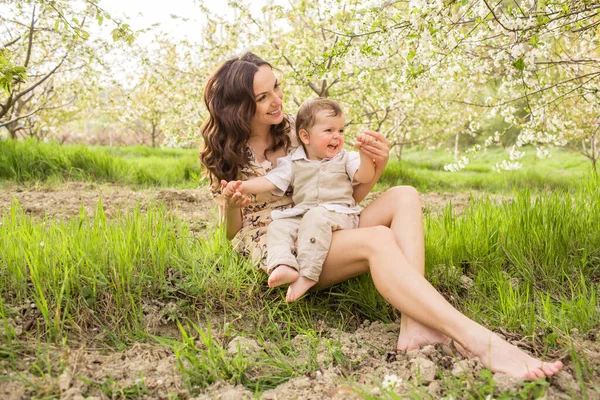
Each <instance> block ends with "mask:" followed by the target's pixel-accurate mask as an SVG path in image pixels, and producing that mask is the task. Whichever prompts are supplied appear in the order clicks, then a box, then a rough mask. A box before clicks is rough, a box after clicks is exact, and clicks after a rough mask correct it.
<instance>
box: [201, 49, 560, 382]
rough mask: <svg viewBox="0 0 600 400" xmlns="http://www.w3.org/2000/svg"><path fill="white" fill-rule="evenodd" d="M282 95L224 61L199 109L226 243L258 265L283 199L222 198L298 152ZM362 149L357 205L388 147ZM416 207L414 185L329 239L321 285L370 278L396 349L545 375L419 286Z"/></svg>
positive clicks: (255, 61) (382, 142)
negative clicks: (387, 309)
mask: <svg viewBox="0 0 600 400" xmlns="http://www.w3.org/2000/svg"><path fill="white" fill-rule="evenodd" d="M282 99H283V92H282V90H281V87H280V85H279V83H278V81H277V78H276V76H275V74H274V73H273V71H272V68H271V65H270V64H268V63H267V62H266V61H264V60H262V59H260V58H259V57H257V56H256V55H254V54H252V53H246V54H244V55H242V56H240V57H234V58H232V59H230V60H228V61H226V62H225V63H224V64H223V65H222V66H221V67H220V68H219V69H217V71H216V72H215V73H214V74H213V76H212V77H211V78H210V79H209V81H208V83H207V85H206V88H205V92H204V101H205V102H206V106H207V108H208V110H209V114H210V115H209V117H208V119H207V120H206V122H205V123H204V125H203V126H202V136H203V139H204V148H203V149H202V151H201V153H200V158H201V161H202V163H203V164H204V166H205V167H206V169H207V171H208V174H209V176H210V179H211V186H212V188H213V193H214V195H215V201H216V202H217V205H218V207H219V215H220V219H221V222H222V223H224V224H225V226H226V232H227V238H228V239H233V241H234V246H235V247H236V248H237V249H238V250H240V251H241V252H242V253H244V254H247V255H250V256H251V257H252V258H253V259H254V260H257V261H259V262H260V261H261V260H263V259H264V257H265V254H264V249H265V245H264V240H265V239H266V235H264V233H265V232H266V226H267V225H268V223H269V221H270V220H269V217H268V215H269V213H270V212H271V211H272V210H273V209H281V208H286V207H289V206H290V205H291V198H290V197H289V196H284V197H275V196H273V195H271V194H264V195H258V196H252V197H251V198H246V197H244V196H241V195H237V194H236V195H235V196H234V197H233V198H232V199H231V200H229V201H225V200H224V199H223V197H222V196H220V193H219V192H220V188H221V185H222V184H223V182H226V181H230V180H246V179H249V178H252V177H255V176H263V175H264V174H265V173H266V172H267V171H269V170H270V169H271V168H273V166H275V165H276V160H277V158H280V157H283V156H285V155H286V154H287V153H288V152H290V151H291V150H293V149H294V148H295V147H297V146H298V144H297V142H296V139H295V133H294V121H293V118H290V117H289V116H287V115H285V114H284V113H283V110H282V106H283V102H282ZM366 134H367V135H370V136H372V137H373V138H375V139H376V140H373V141H371V143H370V144H369V145H365V146H364V147H363V149H362V150H363V151H364V152H367V153H369V155H370V156H371V157H372V158H373V161H374V163H375V170H376V173H375V177H374V179H373V180H372V181H371V182H368V183H363V184H360V185H357V186H356V187H355V190H354V198H355V200H356V201H357V202H360V201H361V200H363V199H364V197H365V196H366V195H367V193H368V192H369V191H370V190H371V188H372V187H373V185H374V184H375V182H376V181H377V180H378V179H379V177H380V176H381V173H382V172H383V169H384V168H385V165H386V163H387V160H388V153H389V142H388V141H387V140H386V139H385V138H384V137H383V136H382V135H381V134H379V133H377V132H370V131H367V132H366ZM421 219H422V217H421V204H420V201H419V195H418V193H417V191H416V190H415V189H414V188H412V187H396V188H393V189H390V190H388V191H387V192H385V193H384V194H382V195H381V196H379V198H378V199H377V200H375V201H373V202H372V203H371V204H370V205H369V206H367V207H366V208H365V209H364V210H363V211H362V213H361V215H360V222H359V228H358V229H352V230H340V231H336V232H334V234H333V238H332V242H331V248H330V250H329V253H328V255H327V258H326V260H325V264H324V265H323V269H322V272H321V276H320V279H319V285H320V286H331V285H334V284H336V283H339V282H342V281H344V280H346V279H349V278H351V277H354V276H357V275H360V274H363V273H365V272H370V273H371V277H372V279H373V282H374V284H375V287H376V288H377V290H378V291H379V293H381V295H382V296H383V297H384V298H385V299H386V300H387V301H388V302H390V304H391V305H392V306H394V307H395V308H397V309H398V310H400V311H401V312H402V322H401V326H400V336H399V338H398V343H397V348H398V349H399V350H411V349H415V348H419V347H422V346H425V345H428V344H433V343H439V342H448V341H450V340H454V341H455V342H456V343H458V344H459V345H460V346H461V347H462V350H463V353H465V355H467V356H470V357H477V358H479V360H480V361H481V362H482V363H483V365H484V366H486V367H487V368H489V369H491V370H492V371H494V372H503V373H507V374H510V375H512V376H515V377H518V378H526V379H537V378H542V377H545V376H551V375H553V374H555V373H557V372H558V371H559V370H560V369H561V368H562V363H561V362H560V361H555V362H542V361H540V360H537V359H535V358H533V357H530V356H529V355H527V354H526V353H524V352H522V351H521V350H519V349H518V348H517V347H515V346H513V345H511V344H509V343H507V342H506V341H504V340H502V339H501V338H500V337H498V336H497V335H496V334H494V333H492V332H491V331H490V330H488V329H486V328H484V327H483V326H481V325H479V324H477V323H476V322H474V321H472V320H470V319H469V318H467V317H466V316H464V315H463V314H461V313H460V312H459V311H458V310H456V309H455V308H453V307H452V306H451V305H450V304H449V303H448V302H447V301H446V300H445V299H444V298H443V297H442V296H441V295H440V294H439V293H438V292H437V291H436V290H435V288H434V287H433V286H431V284H429V282H427V280H426V279H425V278H424V276H423V275H424V265H425V261H424V257H425V256H424V235H423V225H422V220H421ZM294 273H295V274H297V272H296V271H295V270H293V269H291V268H289V270H287V271H283V272H281V275H279V276H275V277H274V276H271V277H269V285H270V286H271V287H273V286H277V285H278V284H279V282H289V281H291V280H293V278H294V277H290V276H289V275H290V274H294Z"/></svg>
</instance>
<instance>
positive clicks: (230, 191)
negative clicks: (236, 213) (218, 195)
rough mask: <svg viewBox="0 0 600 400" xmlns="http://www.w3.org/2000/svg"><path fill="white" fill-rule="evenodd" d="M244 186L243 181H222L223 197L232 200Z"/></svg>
mask: <svg viewBox="0 0 600 400" xmlns="http://www.w3.org/2000/svg"><path fill="white" fill-rule="evenodd" d="M241 184H242V181H229V182H227V181H226V180H222V181H221V187H222V188H223V190H222V191H223V197H224V198H225V199H226V200H230V199H231V198H232V197H233V195H234V194H235V192H237V191H238V187H239V186H240V185H241Z"/></svg>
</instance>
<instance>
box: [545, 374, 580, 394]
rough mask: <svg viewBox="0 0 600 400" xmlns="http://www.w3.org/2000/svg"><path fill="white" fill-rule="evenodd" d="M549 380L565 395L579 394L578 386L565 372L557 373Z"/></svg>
mask: <svg viewBox="0 0 600 400" xmlns="http://www.w3.org/2000/svg"><path fill="white" fill-rule="evenodd" d="M550 379H551V382H552V383H553V384H555V385H556V386H558V387H559V388H560V390H562V391H563V392H565V393H571V392H579V384H578V383H577V381H576V380H575V378H573V376H572V375H571V374H569V373H568V372H567V371H564V370H563V371H559V372H558V373H557V374H555V375H553V376H552V377H551V378H550Z"/></svg>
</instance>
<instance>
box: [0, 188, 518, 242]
mask: <svg viewBox="0 0 600 400" xmlns="http://www.w3.org/2000/svg"><path fill="white" fill-rule="evenodd" d="M379 194H380V193H377V192H375V193H371V194H369V195H368V196H367V198H366V199H365V201H364V202H363V203H362V205H363V206H366V205H367V204H369V203H370V202H371V201H373V200H374V199H376V198H377V196H379ZM482 196H483V194H479V193H472V194H466V193H439V192H431V193H424V194H422V195H421V202H422V204H423V210H424V211H425V212H430V213H437V212H441V211H442V210H443V209H445V208H446V207H447V206H448V205H449V204H450V203H451V204H452V207H453V209H454V211H455V212H457V213H459V214H460V213H462V212H463V210H464V209H465V208H466V207H468V206H469V202H470V200H471V198H472V197H474V198H479V197H482ZM14 199H16V200H17V201H18V202H19V204H20V205H21V207H22V208H23V210H24V211H25V212H26V213H27V214H28V215H31V216H35V217H44V216H46V217H49V218H57V219H69V218H73V217H77V216H79V215H80V213H81V212H82V211H83V212H85V214H86V215H88V216H89V217H93V216H94V214H95V212H96V210H97V207H98V204H100V203H101V204H102V207H103V209H104V213H105V214H106V216H107V217H109V218H111V217H114V216H116V215H118V214H119V213H121V212H127V211H129V210H131V209H133V208H135V207H137V206H139V207H140V210H141V211H142V212H143V211H145V210H146V209H147V208H148V206H150V205H152V204H156V203H162V204H164V205H165V206H166V207H167V209H168V210H169V211H172V212H173V213H174V214H175V215H176V216H177V217H179V218H181V219H182V220H184V221H187V222H188V223H189V224H190V226H191V230H192V231H194V232H200V231H203V230H205V228H206V227H207V226H208V224H209V223H210V221H214V219H215V218H216V207H214V203H213V202H212V200H211V199H210V195H209V193H208V190H206V188H199V189H181V190H178V189H145V190H133V189H131V188H128V187H123V186H116V185H96V184H91V183H80V182H70V183H66V184H63V185H58V186H52V187H45V188H39V189H35V188H33V189H32V188H25V187H20V186H16V185H7V186H6V187H4V189H3V190H2V191H0V214H3V213H5V212H6V211H7V210H9V209H10V205H11V203H12V202H13V200H14ZM492 199H497V200H498V201H503V200H506V198H505V197H502V196H493V197H492Z"/></svg>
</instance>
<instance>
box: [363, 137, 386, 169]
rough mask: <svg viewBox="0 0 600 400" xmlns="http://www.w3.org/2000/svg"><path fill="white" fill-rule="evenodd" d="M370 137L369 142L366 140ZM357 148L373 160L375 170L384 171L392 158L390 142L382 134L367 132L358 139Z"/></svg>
mask: <svg viewBox="0 0 600 400" xmlns="http://www.w3.org/2000/svg"><path fill="white" fill-rule="evenodd" d="M365 136H368V137H369V138H368V140H365ZM356 147H357V148H358V150H359V151H360V152H362V153H364V154H365V155H367V156H369V158H371V159H373V162H374V163H375V168H376V170H378V171H383V169H384V168H385V166H386V165H387V162H388V159H389V158H390V142H389V140H387V139H386V138H385V137H384V136H383V135H382V134H381V133H379V132H374V131H365V132H364V133H363V134H362V135H359V136H358V137H357V141H356Z"/></svg>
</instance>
